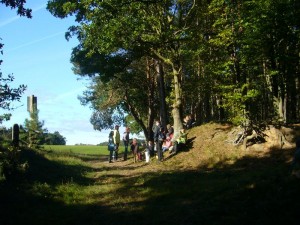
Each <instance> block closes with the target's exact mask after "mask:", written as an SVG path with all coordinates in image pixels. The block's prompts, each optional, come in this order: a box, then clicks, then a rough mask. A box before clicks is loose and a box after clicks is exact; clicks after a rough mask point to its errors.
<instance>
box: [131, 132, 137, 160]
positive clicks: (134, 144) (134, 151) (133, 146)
mask: <svg viewBox="0 0 300 225" xmlns="http://www.w3.org/2000/svg"><path fill="white" fill-rule="evenodd" d="M130 149H131V152H132V155H133V162H134V163H136V162H137V161H138V154H139V144H138V141H137V139H136V138H133V140H132V143H131V145H130Z"/></svg>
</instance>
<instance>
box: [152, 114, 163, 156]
mask: <svg viewBox="0 0 300 225" xmlns="http://www.w3.org/2000/svg"><path fill="white" fill-rule="evenodd" d="M164 139H165V138H164V131H163V127H162V126H161V124H160V121H159V120H156V121H155V125H154V127H153V140H154V143H155V146H156V152H157V159H158V161H159V162H161V161H163V153H162V143H163V141H164Z"/></svg>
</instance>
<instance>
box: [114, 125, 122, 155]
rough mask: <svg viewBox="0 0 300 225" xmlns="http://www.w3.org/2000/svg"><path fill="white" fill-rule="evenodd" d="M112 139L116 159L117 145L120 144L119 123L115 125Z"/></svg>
mask: <svg viewBox="0 0 300 225" xmlns="http://www.w3.org/2000/svg"><path fill="white" fill-rule="evenodd" d="M113 139H114V145H115V154H116V158H115V160H118V150H119V145H120V132H119V125H116V126H115V129H114V136H113Z"/></svg>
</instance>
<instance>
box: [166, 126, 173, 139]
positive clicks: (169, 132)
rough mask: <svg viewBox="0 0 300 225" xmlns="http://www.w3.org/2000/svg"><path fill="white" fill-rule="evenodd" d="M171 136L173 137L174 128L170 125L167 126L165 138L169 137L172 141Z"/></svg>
mask: <svg viewBox="0 0 300 225" xmlns="http://www.w3.org/2000/svg"><path fill="white" fill-rule="evenodd" d="M173 135H174V128H173V127H172V126H171V124H168V125H167V134H166V136H169V137H170V139H172V138H173Z"/></svg>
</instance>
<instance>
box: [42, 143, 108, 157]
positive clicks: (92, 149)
mask: <svg viewBox="0 0 300 225" xmlns="http://www.w3.org/2000/svg"><path fill="white" fill-rule="evenodd" d="M43 147H44V150H46V151H49V150H51V151H55V152H63V153H74V154H84V155H108V150H107V146H95V145H44V146H43Z"/></svg>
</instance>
